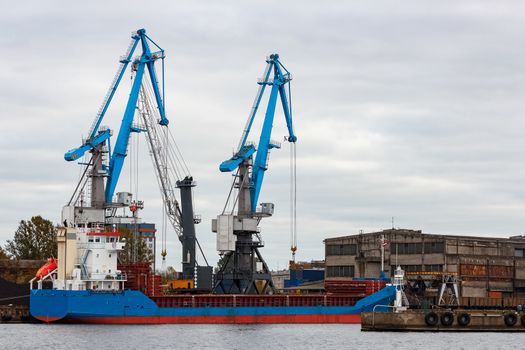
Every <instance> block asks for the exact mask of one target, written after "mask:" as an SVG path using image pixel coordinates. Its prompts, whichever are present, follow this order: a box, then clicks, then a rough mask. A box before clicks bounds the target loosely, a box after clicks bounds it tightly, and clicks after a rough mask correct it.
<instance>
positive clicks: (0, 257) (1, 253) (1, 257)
mask: <svg viewBox="0 0 525 350" xmlns="http://www.w3.org/2000/svg"><path fill="white" fill-rule="evenodd" d="M5 259H9V256H7V253H6V252H5V251H4V250H3V249H2V247H0V260H5Z"/></svg>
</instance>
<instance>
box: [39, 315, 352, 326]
mask: <svg viewBox="0 0 525 350" xmlns="http://www.w3.org/2000/svg"><path fill="white" fill-rule="evenodd" d="M37 318H38V319H39V320H42V318H41V317H37ZM47 322H49V321H47ZM60 322H68V323H93V324H278V323H353V324H358V323H361V315H360V314H343V315H340V314H339V315H337V314H332V315H264V316H263V315H261V316H122V317H75V318H71V317H68V318H64V319H62V320H60Z"/></svg>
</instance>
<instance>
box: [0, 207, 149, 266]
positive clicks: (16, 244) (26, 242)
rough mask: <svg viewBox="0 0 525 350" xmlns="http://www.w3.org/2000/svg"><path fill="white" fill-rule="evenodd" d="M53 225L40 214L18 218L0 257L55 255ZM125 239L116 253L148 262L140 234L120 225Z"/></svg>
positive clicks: (126, 261)
mask: <svg viewBox="0 0 525 350" xmlns="http://www.w3.org/2000/svg"><path fill="white" fill-rule="evenodd" d="M56 232H57V226H55V225H53V223H52V222H51V221H49V220H47V219H44V218H43V217H42V216H40V215H37V216H33V217H32V218H31V219H30V220H21V221H20V223H19V225H18V228H17V229H16V231H15V233H14V236H13V239H12V240H8V241H7V243H6V245H5V246H4V247H3V248H2V247H0V259H16V260H45V259H48V258H56V257H57V255H58V250H57V242H56ZM119 232H121V233H122V237H123V238H124V239H125V240H126V245H125V246H124V250H123V251H122V252H121V253H120V254H119V257H120V260H121V261H122V262H123V263H130V262H151V261H152V260H153V254H152V253H151V251H150V250H149V249H148V247H147V245H146V242H145V240H144V239H141V237H139V236H137V235H136V234H133V232H132V231H131V230H127V229H120V230H119Z"/></svg>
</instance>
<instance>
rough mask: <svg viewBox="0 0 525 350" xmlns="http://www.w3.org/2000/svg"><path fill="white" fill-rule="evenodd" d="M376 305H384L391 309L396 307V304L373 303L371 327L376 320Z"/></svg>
mask: <svg viewBox="0 0 525 350" xmlns="http://www.w3.org/2000/svg"><path fill="white" fill-rule="evenodd" d="M378 307H386V308H388V309H392V310H395V309H396V306H393V305H379V304H378V305H374V308H373V309H372V327H374V326H375V321H376V318H375V317H376V309H377V308H378Z"/></svg>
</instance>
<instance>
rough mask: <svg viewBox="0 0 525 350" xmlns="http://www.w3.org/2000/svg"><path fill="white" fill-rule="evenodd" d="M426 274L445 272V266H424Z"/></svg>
mask: <svg viewBox="0 0 525 350" xmlns="http://www.w3.org/2000/svg"><path fill="white" fill-rule="evenodd" d="M423 271H425V272H441V271H443V265H441V264H432V265H424V270H423Z"/></svg>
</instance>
